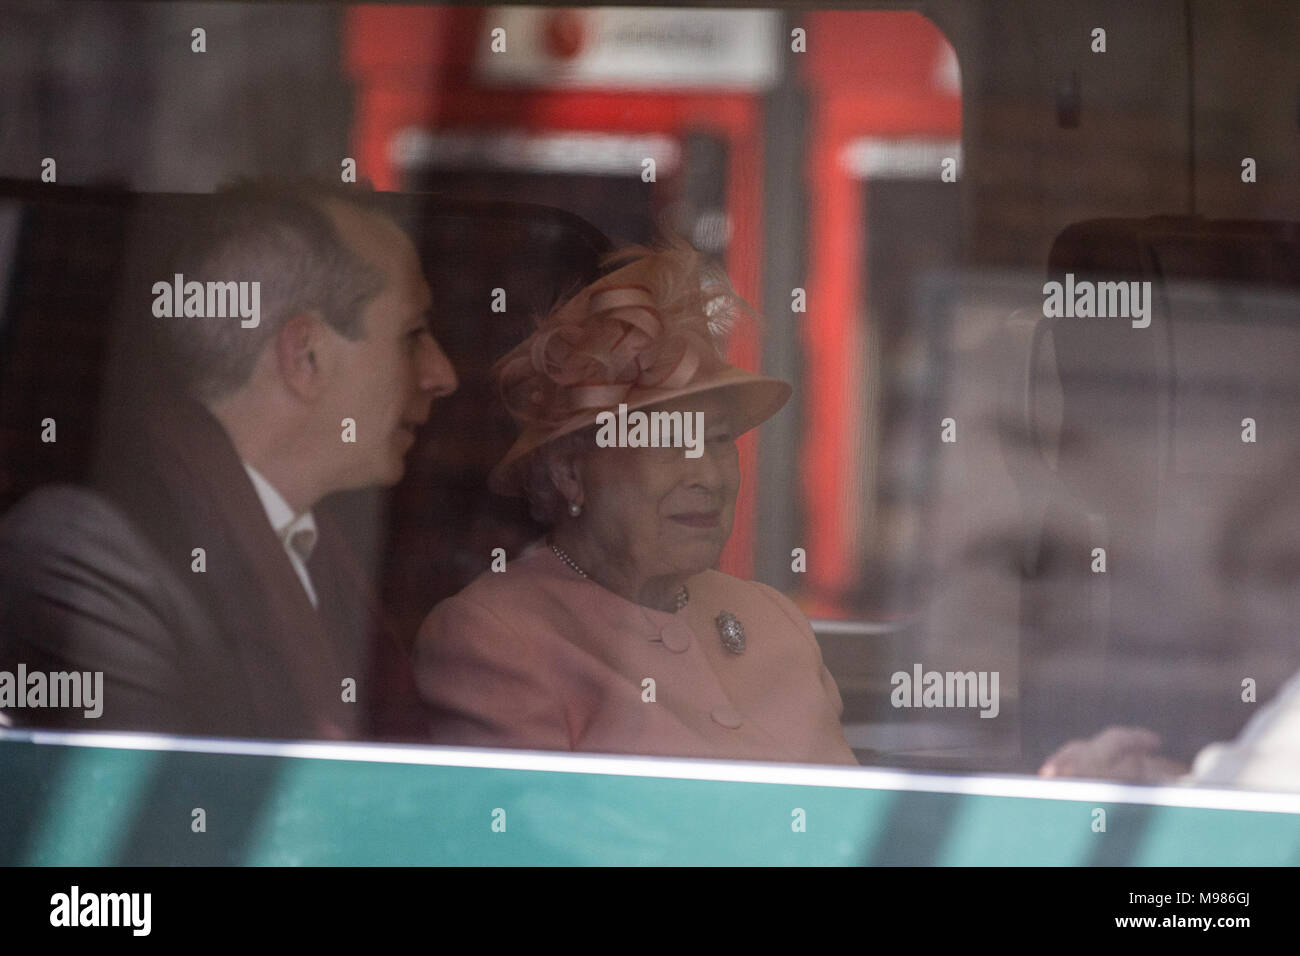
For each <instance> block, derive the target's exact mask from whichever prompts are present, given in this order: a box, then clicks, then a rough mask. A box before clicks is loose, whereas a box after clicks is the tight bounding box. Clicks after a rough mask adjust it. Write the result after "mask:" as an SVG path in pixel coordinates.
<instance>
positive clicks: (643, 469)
mask: <svg viewBox="0 0 1300 956" xmlns="http://www.w3.org/2000/svg"><path fill="white" fill-rule="evenodd" d="M645 411H647V412H649V411H669V412H673V411H677V412H681V413H682V416H683V420H685V418H686V416H687V415H690V416H691V417H692V424H694V423H695V422H697V421H699V419H698V418H697V417H695V413H696V412H702V413H703V416H704V417H703V426H704V430H703V442H702V444H703V450H702V454H700V456H699V457H698V458H691V457H687V455H686V451H687V449H685V448H672V447H668V448H593V449H592V450H591V451H590V452H588V453H587V454H586V455H585V456H584V457H583V458H582V460H581V475H582V485H583V499H584V501H583V512H584V513H583V518H584V519H585V520H583V521H582V527H583V530H584V531H585V532H586V533H587V534H589V535H591V536H592V537H594V538H596V539H597V541H598V543H599V545H600V550H601V552H602V553H604V554H606V555H609V556H610V557H611V558H613V559H614V560H616V561H618V562H619V563H620V564H622V565H624V567H625V568H626V569H627V570H629V571H632V572H633V573H635V574H636V575H637V576H639V577H641V578H643V579H646V578H655V577H660V576H667V575H690V574H695V573H698V572H699V571H703V570H705V569H707V568H711V567H713V566H714V565H715V564H717V562H718V558H719V557H720V556H721V554H722V548H723V546H724V545H725V544H726V543H727V539H728V538H729V537H730V536H731V525H732V521H733V519H734V517H735V507H736V492H737V490H738V489H739V487H740V468H739V464H738V458H737V453H736V441H735V437H734V435H733V433H732V425H731V420H730V419H731V416H730V414H729V413H728V411H727V408H726V405H725V404H724V402H723V401H722V400H721V398H720V397H719V395H718V393H716V392H706V393H704V394H702V395H699V396H686V397H685V398H682V399H679V400H677V401H674V402H668V403H665V404H663V405H659V406H655V408H653V409H645ZM629 414H631V413H629ZM695 440H696V441H697V442H698V441H699V440H700V439H699V438H698V436H696V438H695ZM696 447H699V446H698V445H697V446H696Z"/></svg>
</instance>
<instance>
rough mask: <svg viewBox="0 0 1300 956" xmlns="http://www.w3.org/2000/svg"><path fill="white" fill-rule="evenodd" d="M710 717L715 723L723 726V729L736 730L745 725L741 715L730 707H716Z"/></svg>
mask: <svg viewBox="0 0 1300 956" xmlns="http://www.w3.org/2000/svg"><path fill="white" fill-rule="evenodd" d="M710 716H712V717H713V720H714V722H715V723H718V724H721V725H722V726H723V727H726V728H727V729H728V730H735V729H736V728H737V727H739V726H740V725H741V724H742V723H744V720H743V718H742V717H741V716H740V714H739V713H738V712H736V711H734V710H732V709H731V708H730V707H715V708H713V713H712V714H711V715H710Z"/></svg>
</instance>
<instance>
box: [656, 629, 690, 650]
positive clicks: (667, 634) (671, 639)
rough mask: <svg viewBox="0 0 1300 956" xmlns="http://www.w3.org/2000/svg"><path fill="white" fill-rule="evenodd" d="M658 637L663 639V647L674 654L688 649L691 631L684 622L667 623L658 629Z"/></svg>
mask: <svg viewBox="0 0 1300 956" xmlns="http://www.w3.org/2000/svg"><path fill="white" fill-rule="evenodd" d="M659 637H660V638H661V639H662V640H663V642H664V647H666V648H668V649H669V650H670V651H672V652H673V653H674V654H681V653H683V652H684V651H688V650H690V647H691V631H690V628H688V627H687V626H686V625H685V624H669V625H667V626H666V627H664V628H663V629H662V630H660V631H659Z"/></svg>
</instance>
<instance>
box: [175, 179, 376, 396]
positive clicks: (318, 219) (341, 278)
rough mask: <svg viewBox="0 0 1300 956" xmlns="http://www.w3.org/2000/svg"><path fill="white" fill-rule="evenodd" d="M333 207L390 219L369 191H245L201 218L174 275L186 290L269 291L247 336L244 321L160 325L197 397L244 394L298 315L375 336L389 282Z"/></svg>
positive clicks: (247, 187)
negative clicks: (244, 285) (372, 321)
mask: <svg viewBox="0 0 1300 956" xmlns="http://www.w3.org/2000/svg"><path fill="white" fill-rule="evenodd" d="M330 201H334V202H344V203H348V204H350V205H352V206H354V207H356V208H358V209H361V210H363V211H367V212H371V213H376V214H379V215H384V214H383V213H382V212H381V211H380V210H379V207H378V204H377V203H376V202H375V201H374V198H373V194H370V193H368V192H366V191H365V190H364V187H362V189H360V190H359V189H358V188H357V187H355V186H353V187H351V188H348V189H339V188H337V187H330V186H322V185H317V184H312V183H291V184H272V183H238V184H235V185H233V186H230V187H227V188H225V189H222V190H221V191H220V192H219V193H218V194H217V195H215V196H213V197H212V198H211V200H210V202H211V211H210V213H208V214H206V215H201V216H198V217H196V218H197V220H198V221H196V222H195V223H194V225H193V228H192V230H190V231H189V233H188V235H187V237H186V241H185V242H184V243H183V245H182V247H181V249H180V251H179V253H178V254H177V255H176V256H175V257H174V258H173V260H172V271H173V272H174V273H181V274H183V275H184V277H185V281H186V282H190V281H198V282H204V283H206V282H242V281H257V282H259V283H260V284H261V288H260V321H259V323H258V325H257V326H256V327H252V328H244V327H242V325H241V323H240V321H239V319H238V318H235V319H231V318H212V317H208V318H194V317H187V318H170V319H155V322H156V323H160V325H159V328H158V331H159V332H160V334H161V336H162V340H163V344H164V346H165V347H166V348H167V350H168V351H169V352H170V353H171V355H170V357H171V359H172V363H173V365H174V366H175V370H176V372H177V374H178V375H179V377H180V380H181V384H182V385H183V386H184V387H185V388H186V389H187V390H188V391H189V392H190V393H191V394H192V395H194V397H196V398H198V399H199V400H200V401H214V400H217V399H220V398H223V397H225V396H227V395H229V394H230V393H231V392H234V391H237V390H238V389H239V388H241V387H242V386H244V385H245V384H246V383H247V382H248V380H249V377H250V376H251V375H252V372H253V368H254V366H255V365H256V363H257V359H258V356H260V355H261V354H262V350H263V349H264V348H265V347H266V346H267V343H269V342H271V341H273V340H274V338H275V336H276V335H277V334H278V333H279V331H280V330H281V329H282V328H283V327H284V323H285V322H286V321H287V320H288V319H289V318H291V317H292V316H294V315H297V314H300V313H306V312H313V313H315V314H317V315H319V316H320V318H321V320H322V321H324V322H325V323H326V324H327V325H329V326H330V327H331V328H333V329H334V330H335V331H337V332H338V333H339V334H340V335H342V336H344V337H345V338H348V339H352V340H356V339H359V338H361V337H362V336H363V335H364V334H365V330H364V329H363V328H362V324H363V314H364V311H365V307H366V305H367V303H368V302H369V301H370V300H371V299H372V298H373V297H374V296H375V295H377V294H378V293H379V292H380V291H381V290H382V289H383V288H384V283H385V279H384V276H383V274H382V273H381V272H380V270H378V269H377V268H375V267H373V266H371V265H370V264H368V263H366V262H365V261H364V260H363V259H362V258H361V257H360V256H359V255H357V253H356V252H354V251H353V250H352V249H351V248H350V247H349V246H348V245H347V244H346V243H345V241H344V240H343V239H342V237H341V236H340V235H339V232H338V229H337V228H335V225H334V221H333V219H332V218H331V217H330V215H329V213H328V212H327V208H328V207H327V203H328V202H330ZM165 278H166V279H167V280H168V281H170V280H171V278H172V275H171V274H168V275H167V276H166V277H165Z"/></svg>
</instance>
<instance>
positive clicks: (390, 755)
mask: <svg viewBox="0 0 1300 956" xmlns="http://www.w3.org/2000/svg"><path fill="white" fill-rule="evenodd" d="M0 741H18V742H29V743H34V744H40V745H44V746H50V745H53V746H68V747H101V748H108V749H117V750H164V751H181V752H189V753H214V754H253V755H258V756H267V757H307V758H313V759H317V760H355V761H361V762H364V763H404V764H413V765H422V766H434V767H478V768H482V769H492V770H542V771H548V772H553V773H591V774H603V775H606V776H623V777H661V778H668V779H678V780H719V781H727V782H732V783H764V784H786V785H791V786H801V787H838V788H840V789H846V790H902V791H914V792H919V793H959V794H968V795H971V796H987V797H1030V798H1035V799H1043V800H1071V801H1076V802H1083V803H1137V804H1150V805H1153V806H1164V807H1199V808H1202V809H1206V810H1241V811H1247V812H1253V813H1296V814H1300V794H1295V793H1261V792H1255V791H1245V790H1220V789H1211V788H1205V787H1190V786H1135V785H1130V784H1122V783H1110V782H1105V781H1090V780H1044V779H1039V778H1037V777H1016V776H988V775H981V774H968V775H961V776H955V775H954V776H948V775H942V774H933V773H917V772H908V771H902V770H890V769H877V768H873V767H831V766H809V765H807V764H781V763H765V762H764V763H758V762H745V761H720V760H693V759H690V760H688V759H682V758H675V757H625V756H614V755H606V754H560V753H547V752H542V751H531V750H480V749H470V748H461V747H428V746H422V745H417V744H366V743H314V742H302V743H273V742H269V741H256V740H230V739H225V738H202V737H172V736H167V735H163V734H134V733H84V732H64V731H42V730H22V731H15V730H3V729H0Z"/></svg>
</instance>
